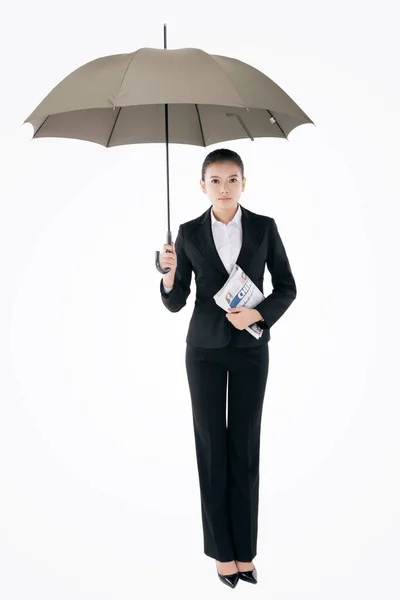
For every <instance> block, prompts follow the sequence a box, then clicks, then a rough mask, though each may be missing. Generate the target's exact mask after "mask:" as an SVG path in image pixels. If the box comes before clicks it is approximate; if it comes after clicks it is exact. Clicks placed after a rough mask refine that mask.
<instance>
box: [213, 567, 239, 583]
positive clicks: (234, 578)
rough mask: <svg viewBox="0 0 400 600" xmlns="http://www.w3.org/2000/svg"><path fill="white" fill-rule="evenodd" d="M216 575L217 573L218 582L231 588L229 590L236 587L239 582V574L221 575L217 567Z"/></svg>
mask: <svg viewBox="0 0 400 600" xmlns="http://www.w3.org/2000/svg"><path fill="white" fill-rule="evenodd" d="M217 573H218V577H219V579H220V581H222V583H225V584H226V585H229V587H231V588H235V587H236V585H237V582H238V581H239V572H237V573H232V574H231V575H222V574H221V573H220V572H219V571H218V567H217Z"/></svg>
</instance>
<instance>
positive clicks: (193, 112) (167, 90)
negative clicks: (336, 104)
mask: <svg viewBox="0 0 400 600" xmlns="http://www.w3.org/2000/svg"><path fill="white" fill-rule="evenodd" d="M165 105H168V121H169V132H168V140H167V139H166V130H165ZM24 123H31V124H32V126H33V128H34V134H33V137H34V138H39V137H61V138H74V139H81V140H86V141H90V142H95V143H97V144H101V145H103V146H106V147H112V146H120V145H124V144H137V143H154V142H165V141H169V142H171V143H177V144H192V145H196V146H204V147H206V146H208V145H211V144H215V143H218V142H222V141H228V140H236V139H243V138H249V139H251V140H253V139H254V138H258V137H276V138H287V136H288V134H289V133H290V132H291V131H292V130H293V129H294V128H295V127H297V126H299V125H302V124H305V123H312V124H313V121H311V119H310V118H309V117H308V116H307V115H306V114H305V112H303V110H302V109H301V108H300V107H299V106H298V105H297V104H296V103H295V102H294V101H293V100H292V99H291V98H290V96H288V94H286V92H284V91H283V90H282V89H281V88H280V87H279V86H278V85H277V84H276V83H274V82H273V81H272V79H270V78H269V77H267V75H265V74H264V73H262V72H261V71H259V70H258V69H256V68H254V67H252V66H250V65H249V64H247V63H244V62H242V61H240V60H237V59H235V58H229V57H227V56H219V55H214V54H208V53H207V52H204V51H203V50H200V49H198V48H181V49H176V50H175V49H171V50H167V49H165V48H164V49H160V48H140V49H138V50H136V52H132V53H130V54H115V55H111V56H105V57H101V58H97V59H95V60H92V61H90V62H88V63H87V64H85V65H83V66H81V67H79V68H78V69H76V70H75V71H73V72H72V73H71V74H70V75H68V76H67V77H65V79H63V80H62V81H61V82H60V83H59V84H58V85H57V86H56V87H55V88H54V89H53V90H52V91H51V92H50V93H49V94H48V95H47V96H46V97H45V98H44V100H43V101H42V102H41V103H40V104H39V105H38V106H37V108H36V109H35V110H34V111H33V112H32V114H31V115H30V116H29V117H28V118H27V119H26V120H25V121H24Z"/></svg>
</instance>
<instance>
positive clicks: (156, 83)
mask: <svg viewBox="0 0 400 600" xmlns="http://www.w3.org/2000/svg"><path fill="white" fill-rule="evenodd" d="M24 123H30V124H31V125H32V126H33V129H34V132H33V139H34V138H40V137H59V138H60V137H61V138H74V139H81V140H86V141H90V142H95V143H98V144H101V145H103V146H106V147H107V148H110V147H113V146H120V145H124V144H138V143H155V142H162V143H165V144H166V167H167V215H168V231H167V243H168V244H171V240H172V236H171V231H170V193H169V143H177V144H192V145H197V146H203V147H206V146H209V145H211V144H215V143H218V142H222V141H228V140H236V139H242V138H249V139H250V140H252V141H254V139H255V138H258V137H276V138H286V139H287V136H288V134H289V133H290V132H291V131H292V130H293V129H294V128H295V127H297V126H299V125H302V124H305V123H311V124H313V125H314V123H313V121H311V119H310V118H309V117H308V116H307V115H306V114H305V113H304V112H303V111H302V109H301V108H300V107H299V106H298V105H297V104H296V103H295V102H294V101H293V100H292V99H291V98H290V97H289V96H288V94H286V92H284V91H283V90H282V89H281V88H280V87H279V86H278V85H277V84H276V83H274V82H273V81H272V80H271V79H270V78H269V77H267V75H265V74H264V73H262V72H261V71H259V70H258V69H256V68H254V67H252V66H251V65H249V64H247V63H244V62H242V61H240V60H237V59H235V58H229V57H227V56H220V55H215V54H208V53H207V52H204V51H203V50H200V49H198V48H180V49H175V50H167V37H166V25H164V49H161V48H140V49H138V50H136V51H135V52H132V53H129V54H115V55H111V56H104V57H101V58H97V59H95V60H92V61H90V62H88V63H86V64H84V65H83V66H81V67H79V68H78V69H76V70H75V71H73V72H72V73H70V74H69V75H68V76H67V77H65V78H64V79H63V80H62V81H61V82H60V83H59V84H58V85H56V86H55V87H54V88H53V90H52V91H51V92H50V93H49V94H48V95H47V96H46V97H45V98H44V100H42V102H41V103H40V104H39V105H38V106H37V107H36V108H35V110H34V111H33V112H32V113H31V114H30V115H29V117H28V118H27V119H26V120H25V121H24ZM159 255H160V253H159V251H158V250H157V251H156V267H157V269H158V271H159V272H160V273H163V274H165V273H167V272H168V271H169V270H170V269H169V268H166V269H162V268H161V266H160V263H159Z"/></svg>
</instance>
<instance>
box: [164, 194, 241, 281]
mask: <svg viewBox="0 0 400 600" xmlns="http://www.w3.org/2000/svg"><path fill="white" fill-rule="evenodd" d="M211 230H212V235H213V238H214V243H215V247H216V249H217V251H218V254H219V256H220V258H221V260H222V262H223V264H224V266H225V269H226V271H227V274H228V275H230V274H231V272H232V269H233V265H234V264H235V263H236V260H237V257H238V256H239V252H240V249H241V247H242V209H241V207H240V204H238V209H237V211H236V213H235V216H234V217H233V219H232V220H231V221H229V223H222V222H221V221H217V219H216V218H215V216H214V213H213V211H212V209H211ZM163 287H164V290H165V292H167V293H168V292H170V291H171V290H172V287H171V288H168V287H165V285H164V284H163Z"/></svg>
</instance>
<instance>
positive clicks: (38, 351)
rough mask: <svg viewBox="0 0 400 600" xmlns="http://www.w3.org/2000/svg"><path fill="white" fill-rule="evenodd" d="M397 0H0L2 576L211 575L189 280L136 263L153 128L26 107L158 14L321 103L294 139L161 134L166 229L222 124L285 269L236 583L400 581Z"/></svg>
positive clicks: (292, 594)
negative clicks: (29, 120)
mask: <svg viewBox="0 0 400 600" xmlns="http://www.w3.org/2000/svg"><path fill="white" fill-rule="evenodd" d="M396 10H397V8H396V3H394V2H388V1H387V0H386V1H381V2H380V3H379V4H375V3H373V4H372V3H362V2H355V1H353V2H348V1H347V2H344V1H343V0H342V1H339V2H338V1H337V2H335V3H326V2H320V3H317V2H315V1H314V2H310V1H309V0H305V1H303V2H295V1H294V0H291V1H288V2H280V3H267V2H261V1H260V2H258V3H255V2H245V3H243V2H234V1H232V2H229V3H221V2H211V0H206V1H203V2H200V3H196V4H191V5H188V4H187V3H185V4H184V3H183V2H171V1H170V0H169V1H168V2H166V3H163V4H160V5H157V4H156V3H155V2H145V3H140V4H139V3H134V2H126V1H124V2H123V1H119V0H114V2H112V3H110V2H107V3H98V2H93V1H91V2H88V1H83V0H80V1H79V2H77V1H75V0H70V1H69V2H65V3H54V2H48V1H46V0H36V1H35V2H32V3H28V2H27V1H25V2H20V1H16V0H14V1H13V2H11V1H9V3H8V4H5V3H2V4H1V8H0V23H1V25H0V45H1V80H0V81H1V83H0V85H1V94H0V103H1V106H0V109H1V110H0V135H1V144H0V152H1V163H0V164H1V175H0V201H1V221H0V264H1V273H0V275H1V279H0V281H1V284H0V286H1V300H0V303H1V312H0V360H1V363H0V369H1V371H0V374H1V380H0V381H1V388H0V394H1V404H0V408H1V413H0V457H1V458H0V477H1V496H0V534H1V535H0V562H1V572H2V574H1V578H0V595H1V597H2V598H4V599H5V600H17V599H18V600H22V599H24V600H25V599H27V598H29V599H35V600H36V598H37V599H39V598H40V600H47V599H49V600H50V599H51V600H54V599H55V598H57V600H63V599H65V600H71V598H74V600H78V599H79V600H80V599H84V600H89V599H95V600H103V599H107V600H108V599H114V598H118V599H119V600H124V599H128V598H136V597H138V598H139V597H140V598H156V597H158V596H159V595H162V596H163V597H172V595H174V596H175V595H178V596H180V597H182V595H183V594H190V595H191V596H192V597H193V598H202V597H203V595H204V594H212V597H216V596H217V595H220V594H223V593H225V590H226V589H227V588H225V586H223V588H224V589H223V588H221V585H222V584H221V583H219V582H218V579H217V575H216V569H215V563H214V561H213V559H210V558H209V557H207V556H206V555H205V554H203V538H202V527H201V515H200V494H199V488H198V474H197V467H196V458H195V446H194V436H193V428H192V416H191V404H190V396H189V389H188V384H187V379H186V371H185V365H184V353H185V337H186V332H187V327H188V323H189V319H190V316H191V313H192V310H193V305H194V298H195V281H194V277H193V279H192V293H191V295H190V296H189V299H188V302H187V305H186V306H185V308H184V309H183V310H181V311H180V312H179V313H170V312H169V311H168V310H167V309H166V308H165V307H164V306H163V304H162V301H161V297H160V294H159V282H160V277H161V276H160V274H159V273H158V271H157V270H156V268H155V265H154V256H155V251H156V250H161V247H162V244H163V243H164V242H165V241H166V237H165V236H166V231H167V212H166V175H165V146H163V145H162V144H157V145H136V146H133V145H132V146H123V147H119V148H114V149H107V150H106V149H105V148H103V147H101V146H98V145H95V144H91V143H89V142H81V141H76V140H65V139H64V140H62V139H38V140H31V135H32V128H31V126H30V125H24V126H22V123H23V121H24V119H25V118H26V117H27V116H28V115H29V114H30V113H31V112H32V110H33V109H34V108H35V107H36V106H37V104H39V102H40V101H41V100H42V98H44V96H45V95H46V94H47V93H48V92H49V91H50V90H51V89H52V88H53V87H54V86H55V85H56V84H57V83H58V82H59V81H60V80H61V79H62V78H64V77H65V76H66V75H67V74H68V73H70V72H71V71H72V70H74V69H75V68H77V67H78V66H80V65H81V64H84V63H86V62H88V61H90V60H92V59H94V58H97V57H98V56H104V55H107V54H118V53H121V52H131V51H134V50H136V49H138V48H140V47H145V46H146V47H158V48H162V47H163V24H164V22H166V23H167V26H168V47H169V48H180V47H198V48H202V49H203V50H205V51H207V52H209V53H211V54H222V55H226V56H233V57H235V58H238V59H240V60H243V61H245V62H249V63H251V64H252V65H253V66H255V67H257V68H259V69H260V70H262V71H263V72H265V73H266V74H268V75H269V77H271V78H272V79H273V80H274V81H275V82H276V83H278V85H280V86H281V87H283V89H284V90H285V91H286V92H287V93H288V94H289V95H290V96H291V97H292V98H293V99H294V100H295V102H297V103H298V104H299V105H300V106H301V107H302V109H303V110H304V111H305V112H306V113H307V114H308V115H309V116H310V118H311V119H312V120H313V121H314V123H315V125H316V127H314V126H313V125H305V126H302V127H299V128H297V129H296V130H294V131H293V132H292V133H291V134H290V136H289V143H288V142H287V141H286V140H281V139H280V140H279V139H257V140H256V141H255V142H251V141H249V140H242V141H237V142H236V141H235V142H227V143H222V144H217V145H215V146H210V147H207V148H206V149H204V148H200V147H194V146H179V145H174V146H171V148H170V173H171V229H172V236H173V239H175V236H176V234H177V230H178V226H179V224H180V223H182V222H185V221H187V220H189V219H193V218H195V217H197V216H199V215H200V214H202V213H203V212H204V211H205V210H206V209H207V208H208V207H209V205H210V201H209V200H208V198H207V196H205V195H204V194H203V193H202V192H201V190H200V186H199V178H200V168H201V164H202V162H203V159H204V158H205V156H206V154H207V153H208V152H210V151H211V150H213V149H215V148H216V147H228V148H231V149H233V150H235V151H237V152H238V153H239V154H240V155H241V156H242V159H243V161H244V165H245V175H246V176H247V179H248V183H247V188H246V191H245V193H244V194H243V195H242V198H241V202H242V204H243V206H245V207H247V208H249V209H250V210H252V211H253V212H257V213H261V214H265V215H268V216H272V217H273V218H274V219H275V220H276V223H277V225H278V229H279V232H280V234H281V237H282V240H283V242H284V245H285V248H286V251H287V253H288V256H289V260H290V264H291V267H292V271H293V274H294V277H295V280H296V285H297V289H298V295H297V298H296V300H295V302H294V303H293V304H292V306H291V307H290V308H289V310H288V311H287V313H285V315H284V316H283V317H282V318H281V319H280V320H279V321H278V322H277V323H276V324H275V325H274V326H273V327H272V329H271V341H270V370H269V377H268V382H267V390H266V395H265V403H264V412H263V427H262V437H261V464H260V506H259V535H258V554H257V556H256V558H255V560H254V563H255V565H256V567H257V570H258V577H259V584H258V586H255V587H254V588H253V589H252V590H251V593H253V594H255V595H257V594H258V595H260V594H261V595H262V596H263V597H265V595H266V594H268V596H269V598H280V599H295V600H300V599H303V598H304V599H307V600H311V599H315V600H321V598H323V599H324V600H330V599H332V600H337V598H341V599H343V600H344V599H346V600H347V599H349V600H350V599H351V600H353V599H354V598H364V599H367V598H368V599H375V598H377V597H384V598H385V600H394V599H395V598H398V596H399V584H398V576H397V574H396V572H395V571H397V567H398V557H399V549H400V548H399V546H400V543H399V538H400V531H399V529H400V527H399V525H400V519H399V508H398V506H399V505H400V502H399V501H400V498H399V494H398V488H397V487H396V486H398V484H399V477H398V474H399V444H398V417H399V409H398V398H399V386H398V378H397V376H398V362H399V351H398V336H397V333H398V316H397V312H398V297H399V295H398V291H399V289H398V287H399V286H398V265H397V263H396V258H398V257H399V254H400V253H399V246H398V218H397V215H398V202H399V187H400V186H399V167H398V165H399V149H398V140H399V133H400V132H399V109H398V107H399V100H400V97H399V96H400V95H399V76H398V61H396V59H395V54H398V53H399V51H400V46H399V42H398V22H397V20H396V18H395V12H396ZM267 275H268V271H267V270H266V276H265V283H266V285H265V288H264V292H267V293H269V292H270V291H271V289H272V288H271V286H269V287H268V281H269V277H268V276H267ZM145 293H146V294H148V295H149V299H147V300H146V301H144V294H145ZM396 330H397V331H396ZM396 400H397V401H396ZM226 593H231V592H226ZM235 593H236V594H239V596H240V595H244V594H245V593H250V590H249V586H248V585H247V584H246V583H244V582H239V585H238V588H237V590H236V592H235Z"/></svg>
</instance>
